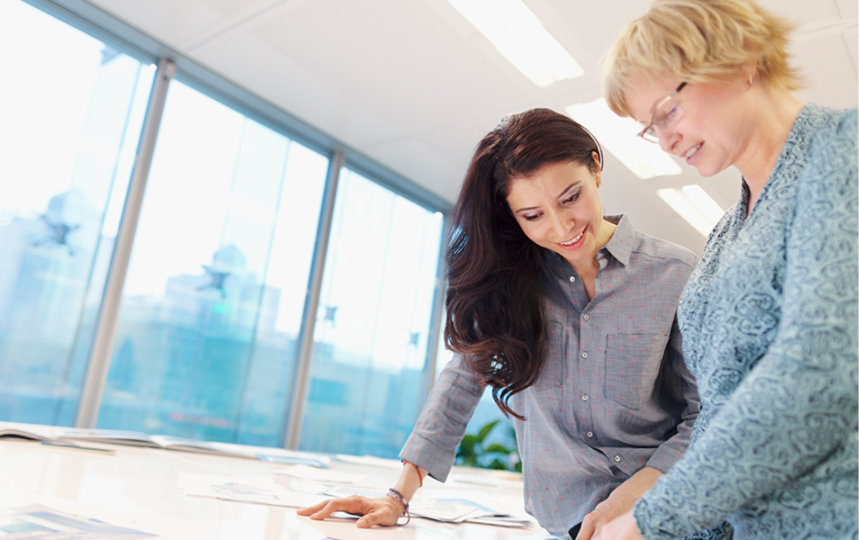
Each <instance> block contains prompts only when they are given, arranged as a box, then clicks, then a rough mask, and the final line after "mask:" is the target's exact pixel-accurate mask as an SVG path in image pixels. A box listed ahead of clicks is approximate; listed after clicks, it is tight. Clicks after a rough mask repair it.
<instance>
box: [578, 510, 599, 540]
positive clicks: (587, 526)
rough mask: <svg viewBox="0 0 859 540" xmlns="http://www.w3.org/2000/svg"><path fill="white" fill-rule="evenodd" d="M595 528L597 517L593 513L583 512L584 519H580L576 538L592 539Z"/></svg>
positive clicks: (579, 539) (582, 539) (581, 539)
mask: <svg viewBox="0 0 859 540" xmlns="http://www.w3.org/2000/svg"><path fill="white" fill-rule="evenodd" d="M596 528H597V519H596V517H595V515H594V514H593V513H590V514H585V519H583V520H582V526H581V527H580V528H579V534H577V535H576V540H593V538H594V532H596Z"/></svg>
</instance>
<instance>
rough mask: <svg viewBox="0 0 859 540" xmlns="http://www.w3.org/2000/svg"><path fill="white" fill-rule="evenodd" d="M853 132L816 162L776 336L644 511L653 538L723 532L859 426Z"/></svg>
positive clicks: (791, 249)
mask: <svg viewBox="0 0 859 540" xmlns="http://www.w3.org/2000/svg"><path fill="white" fill-rule="evenodd" d="M850 118H851V119H852V120H853V122H854V123H855V115H854V116H851V117H850ZM842 136H843V138H841V139H840V142H839V143H837V144H840V143H844V145H845V146H847V147H849V148H848V149H847V150H849V152H848V151H847V150H845V149H844V147H842V148H841V149H840V150H841V152H838V151H834V150H836V149H837V144H836V145H831V146H830V147H828V148H827V149H826V150H827V152H825V154H826V155H825V156H821V157H820V159H818V160H817V161H816V162H813V163H812V168H815V169H816V174H815V177H814V178H808V179H805V180H803V181H802V185H801V186H799V188H798V190H797V191H798V192H797V201H796V205H795V215H794V216H793V220H792V224H791V226H790V229H789V237H788V238H787V243H786V262H785V266H784V268H785V271H784V281H783V289H782V290H783V296H782V305H781V320H780V322H779V326H778V329H777V333H776V335H775V339H774V341H773V342H772V344H771V345H770V347H769V348H768V349H767V351H766V353H765V354H764V356H763V357H761V358H760V360H759V361H758V363H757V364H756V365H755V367H754V368H752V370H751V371H750V372H749V373H748V374H747V375H746V377H745V378H744V379H743V380H742V382H741V383H740V384H739V385H738V386H737V388H736V390H735V391H734V393H733V394H732V395H731V396H730V397H729V398H728V400H727V401H726V402H725V404H724V405H723V406H722V408H721V409H720V410H719V412H718V413H716V414H715V415H714V416H713V418H712V420H711V422H710V424H709V425H708V426H707V428H706V429H705V430H704V431H703V432H702V433H701V435H700V437H699V438H698V439H697V440H696V441H695V443H694V444H693V445H692V447H691V448H690V449H689V451H688V452H687V453H686V455H685V456H684V458H683V459H681V460H680V461H678V462H677V464H676V465H675V466H674V468H672V469H671V470H670V471H669V473H668V474H667V475H665V476H664V477H663V478H662V479H661V480H660V482H659V483H658V484H657V486H656V487H654V488H653V489H652V490H651V491H649V492H648V493H646V494H645V496H644V497H643V498H642V499H641V500H640V501H639V502H638V503H637V505H636V506H635V508H634V514H635V517H636V521H637V523H638V526H639V529H640V530H641V531H642V533H643V535H644V536H645V538H648V539H652V538H666V537H673V536H678V535H682V534H689V533H692V532H694V531H696V530H701V529H705V528H707V527H711V526H713V525H715V524H717V523H719V522H720V521H721V520H722V519H724V518H725V517H726V516H728V515H730V514H731V513H733V512H734V511H735V510H737V509H738V508H739V507H741V506H742V505H744V504H745V503H747V502H750V501H753V500H756V499H758V498H760V497H761V496H763V495H766V494H771V493H773V492H778V491H779V490H781V489H782V488H784V487H785V486H787V485H789V484H790V483H792V482H794V481H795V480H796V479H797V478H799V477H801V476H803V475H805V474H807V473H808V472H809V471H810V470H811V469H812V468H814V467H815V466H816V465H819V464H820V463H822V462H823V461H825V460H826V459H827V458H829V457H830V455H832V454H833V453H835V452H837V450H838V449H839V448H840V447H841V446H843V445H845V444H846V440H847V437H848V436H849V434H850V433H851V432H854V433H855V430H856V422H857V392H856V388H857V301H858V300H859V299H857V236H859V227H857V208H859V202H857V175H856V143H855V141H856V128H855V125H854V127H853V129H852V133H847V134H846V135H845V134H842ZM844 141H848V142H844ZM833 146H834V147H835V148H834V147H833Z"/></svg>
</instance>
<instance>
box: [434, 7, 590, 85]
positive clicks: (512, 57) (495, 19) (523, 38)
mask: <svg viewBox="0 0 859 540" xmlns="http://www.w3.org/2000/svg"><path fill="white" fill-rule="evenodd" d="M447 1H448V3H449V4H450V5H451V6H453V7H454V8H455V9H456V10H457V11H458V12H459V13H461V14H462V16H463V17H465V18H466V19H468V21H469V22H470V23H471V24H473V25H474V27H475V28H477V29H478V30H479V31H480V32H481V33H482V34H483V35H484V36H486V38H487V39H488V40H489V41H490V42H491V43H492V44H493V45H495V48H496V49H498V51H499V52H500V53H501V54H502V55H503V56H504V57H505V58H506V59H507V60H508V61H509V62H510V63H511V64H513V65H514V66H515V67H516V69H518V70H519V71H521V72H522V73H523V74H524V75H525V76H526V77H528V78H529V79H530V80H531V81H532V82H533V83H534V84H536V85H537V86H540V87H543V86H548V85H550V84H552V83H554V82H556V81H561V80H564V79H572V78H574V77H578V76H579V75H582V74H583V73H584V70H583V69H582V68H581V66H579V64H578V62H576V60H575V59H574V58H573V57H572V56H570V53H568V52H567V51H566V49H564V47H563V46H561V44H560V43H558V41H557V40H556V39H555V38H554V37H552V34H550V33H549V32H548V31H547V30H546V29H545V28H544V27H543V24H542V23H541V22H540V19H538V18H537V16H536V15H534V12H532V11H531V10H530V9H528V7H527V6H526V5H525V4H524V3H522V1H521V0H447Z"/></svg>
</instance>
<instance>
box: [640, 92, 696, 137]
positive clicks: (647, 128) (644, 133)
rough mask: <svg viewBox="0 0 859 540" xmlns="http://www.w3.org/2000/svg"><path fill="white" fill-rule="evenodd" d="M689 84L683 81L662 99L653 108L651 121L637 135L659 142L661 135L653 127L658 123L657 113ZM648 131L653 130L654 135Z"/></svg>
mask: <svg viewBox="0 0 859 540" xmlns="http://www.w3.org/2000/svg"><path fill="white" fill-rule="evenodd" d="M687 84H689V83H688V81H683V82H681V83H680V84H678V85H677V88H675V89H674V91H673V92H671V93H670V94H668V95H667V96H665V97H664V98H662V99H660V100H659V102H658V103H657V104H656V106H655V107H654V108H653V115H652V116H651V117H650V123H649V124H647V125H646V126H644V128H643V129H642V130H641V131H639V132H638V133H637V134H636V135H638V136H639V137H641V138H642V139H644V140H645V141H647V142H652V143H658V142H659V137H657V136H656V131H655V130H654V129H653V126H654V124H655V123H656V113H657V112H658V111H659V108H660V107H662V106H663V105H665V103H667V102H668V101H670V100H672V99H674V96H676V95H677V94H679V93H680V91H681V90H683V89H684V88H686V85H687ZM648 131H653V133H654V134H653V135H648V133H647V132H648Z"/></svg>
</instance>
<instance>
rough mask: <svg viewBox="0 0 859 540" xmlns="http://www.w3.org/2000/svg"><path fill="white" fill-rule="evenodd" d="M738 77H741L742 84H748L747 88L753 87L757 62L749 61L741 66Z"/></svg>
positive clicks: (756, 74)
mask: <svg viewBox="0 0 859 540" xmlns="http://www.w3.org/2000/svg"><path fill="white" fill-rule="evenodd" d="M740 76H741V77H742V80H743V82H745V83H746V84H748V87H749V88H751V87H752V86H754V83H755V81H756V80H757V78H758V61H757V60H749V61H748V62H746V63H745V64H743V67H742V68H740Z"/></svg>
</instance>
